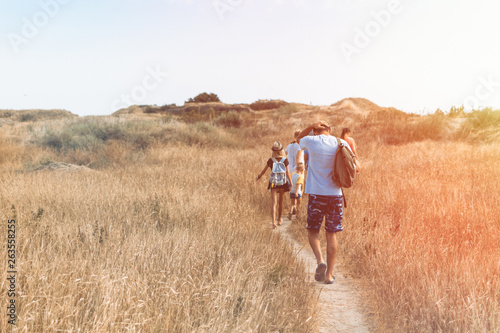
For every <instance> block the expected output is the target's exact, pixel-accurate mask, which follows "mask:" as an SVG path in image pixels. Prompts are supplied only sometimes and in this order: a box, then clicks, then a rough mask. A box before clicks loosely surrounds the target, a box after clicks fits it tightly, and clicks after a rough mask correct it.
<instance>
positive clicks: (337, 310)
mask: <svg viewBox="0 0 500 333" xmlns="http://www.w3.org/2000/svg"><path fill="white" fill-rule="evenodd" d="M290 224H291V221H290V220H289V219H287V218H286V217H284V218H283V224H282V225H281V227H278V228H277V229H276V230H278V232H280V233H281V235H283V237H284V238H285V239H286V240H287V241H289V242H290V243H291V244H292V245H293V250H294V252H295V253H296V255H297V257H298V258H299V259H300V260H302V261H303V262H304V264H305V266H306V272H307V273H308V275H309V281H310V282H311V283H312V284H314V286H315V288H317V289H319V290H320V295H319V301H318V312H319V318H318V332H320V333H327V332H334V333H344V332H345V333H347V332H348V333H365V332H375V331H376V330H375V326H374V325H373V323H371V321H373V320H371V321H370V319H372V318H370V316H369V311H368V309H367V308H368V307H367V306H366V304H364V303H363V299H364V298H366V297H365V295H364V292H363V288H362V286H361V283H360V281H358V280H356V279H353V278H352V277H350V276H348V274H347V273H346V271H345V269H344V268H343V265H342V260H339V257H338V256H337V262H336V263H335V268H334V270H333V274H334V275H335V283H334V284H332V285H326V284H324V283H320V282H316V281H315V280H314V272H315V270H316V266H317V264H316V258H315V257H314V254H313V252H312V250H311V249H310V247H309V246H303V245H300V244H299V243H298V242H297V241H295V240H294V239H293V238H292V236H291V234H290V232H289V230H288V227H289V226H290ZM325 258H326V257H325Z"/></svg>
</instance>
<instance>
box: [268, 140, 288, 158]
mask: <svg viewBox="0 0 500 333" xmlns="http://www.w3.org/2000/svg"><path fill="white" fill-rule="evenodd" d="M271 150H272V151H273V155H272V156H273V157H274V158H282V157H285V151H284V150H283V145H282V144H281V142H279V141H274V143H273V146H272V147H271Z"/></svg>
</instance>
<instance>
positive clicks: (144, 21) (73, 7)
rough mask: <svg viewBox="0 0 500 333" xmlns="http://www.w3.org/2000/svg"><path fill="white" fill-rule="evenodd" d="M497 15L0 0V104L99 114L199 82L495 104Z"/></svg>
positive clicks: (237, 94) (441, 4) (287, 95)
mask: <svg viewBox="0 0 500 333" xmlns="http://www.w3.org/2000/svg"><path fill="white" fill-rule="evenodd" d="M216 5H218V7H216ZM217 8H218V9H217ZM498 13H500V3H498V1H496V0H480V1H464V0H440V1H436V0H400V1H397V0H389V1H385V0H384V1H379V0H373V1H368V0H345V1H341V0H338V1H337V0H309V1H305V0H289V1H287V0H281V1H280V0H266V1H265V0H215V1H214V0H106V1H97V0H86V1H83V0H39V1H31V0H24V1H22V2H21V1H17V0H0V76H1V79H0V109H27V108H43V109H52V108H61V109H66V110H69V111H71V112H73V113H76V114H78V115H81V116H82V115H106V114H111V113H112V112H114V111H116V109H118V108H121V107H124V106H127V105H129V104H158V105H163V104H170V103H177V104H182V103H183V102H184V101H185V100H187V99H188V98H189V97H193V96H195V95H197V94H198V93H201V92H214V93H216V94H218V96H219V97H220V98H221V99H222V101H224V102H227V103H251V102H253V101H255V100H257V99H266V98H279V99H284V100H286V101H289V102H301V103H308V104H309V103H312V104H315V105H328V104H332V103H335V102H336V101H338V100H340V99H342V98H345V97H364V98H368V99H370V100H372V101H373V102H375V103H377V104H379V105H382V106H394V107H396V108H399V109H402V110H404V111H407V112H415V113H421V112H433V111H434V110H435V109H436V108H438V107H439V108H441V109H443V110H448V109H449V108H450V107H451V106H453V105H461V104H468V105H475V106H492V107H495V108H500V66H499V60H500V37H499V35H498V32H499V31H500V20H499V19H498V17H497V16H498ZM167 73H168V75H167Z"/></svg>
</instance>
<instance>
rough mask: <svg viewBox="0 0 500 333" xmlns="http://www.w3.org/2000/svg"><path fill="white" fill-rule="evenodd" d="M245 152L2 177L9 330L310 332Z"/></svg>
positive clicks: (181, 151)
mask: <svg viewBox="0 0 500 333" xmlns="http://www.w3.org/2000/svg"><path fill="white" fill-rule="evenodd" d="M249 156H251V157H249ZM249 158H255V156H254V153H252V152H248V151H232V150H224V149H208V150H204V151H203V150H201V149H200V148H199V147H187V146H184V147H175V146H171V147H169V148H153V149H151V150H150V151H149V152H148V154H147V155H146V157H145V159H144V160H143V163H142V164H141V165H136V164H132V165H129V166H127V167H125V168H121V169H111V168H107V169H106V170H103V171H96V172H90V173H60V172H47V171H44V172H27V173H15V172H6V173H3V174H2V175H1V176H0V178H1V182H2V184H6V185H5V186H2V188H1V189H0V201H1V202H2V206H1V207H2V208H1V210H2V211H1V212H2V216H3V217H4V219H7V218H8V217H11V216H12V215H13V213H12V212H11V206H12V205H14V206H15V210H16V215H17V230H18V231H17V244H18V248H17V251H18V252H17V262H18V267H17V269H18V282H17V286H18V296H17V306H18V308H17V311H18V314H19V319H18V323H17V331H19V332H55V331H75V332H76V331H81V332H123V331H134V332H139V331H141V332H249V331H256V332H278V331H281V332H292V331H294V332H296V331H301V332H302V331H310V330H311V329H312V325H313V323H314V321H312V320H309V319H310V317H311V316H312V314H313V311H314V302H315V299H316V296H317V295H315V294H313V292H312V291H311V289H310V287H309V286H308V284H307V283H306V275H305V273H304V267H303V265H302V264H300V263H298V262H297V261H296V259H295V258H294V256H293V253H292V250H291V248H290V246H289V245H288V244H287V243H286V242H285V241H283V240H281V239H280V237H279V234H276V233H273V232H272V231H271V228H270V225H268V223H267V221H268V218H267V209H266V214H265V215H264V214H263V213H262V206H261V204H262V202H261V200H260V199H259V198H258V196H256V195H255V193H256V192H257V187H256V185H255V184H254V179H253V177H252V178H250V177H249V175H250V174H253V170H251V169H250V168H249V167H247V166H246V165H247V164H248V163H247V162H248V160H249ZM255 159H257V158H255ZM234 170H238V171H237V172H236V173H235V172H234ZM236 177H239V178H236ZM237 179H238V180H237ZM266 203H267V201H266ZM266 206H267V205H266ZM5 235H6V233H1V235H0V242H1V243H2V244H5V241H6V238H5V237H6V236H5ZM6 265H7V263H6V256H0V266H2V267H6ZM5 283H6V282H5V280H3V281H2V282H1V283H0V284H1V286H2V289H4V287H5ZM2 303H3V302H2ZM3 304H4V303H3ZM4 305H5V304H4ZM8 329H9V326H8V325H7V323H6V320H5V316H3V318H2V319H1V320H0V331H2V332H4V331H5V332H6V331H8Z"/></svg>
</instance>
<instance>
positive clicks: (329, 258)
mask: <svg viewBox="0 0 500 333" xmlns="http://www.w3.org/2000/svg"><path fill="white" fill-rule="evenodd" d="M336 258H337V233H335V232H328V231H326V279H325V280H326V282H328V281H332V280H333V266H334V265H335V259H336Z"/></svg>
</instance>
